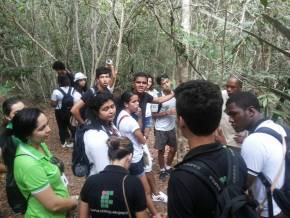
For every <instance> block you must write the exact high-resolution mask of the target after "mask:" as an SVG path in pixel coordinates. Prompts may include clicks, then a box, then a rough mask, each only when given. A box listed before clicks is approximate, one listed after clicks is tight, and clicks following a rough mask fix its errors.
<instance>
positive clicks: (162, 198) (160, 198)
mask: <svg viewBox="0 0 290 218" xmlns="http://www.w3.org/2000/svg"><path fill="white" fill-rule="evenodd" d="M167 199H168V197H167V195H166V194H164V193H163V192H161V191H160V192H159V194H158V195H155V194H152V200H153V201H162V202H164V203H167Z"/></svg>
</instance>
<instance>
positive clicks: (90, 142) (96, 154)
mask: <svg viewBox="0 0 290 218" xmlns="http://www.w3.org/2000/svg"><path fill="white" fill-rule="evenodd" d="M114 127H115V126H114ZM115 128H116V127H115ZM116 129H117V128H116ZM108 138H109V136H108V134H107V133H106V132H105V130H100V131H98V130H96V129H90V130H88V131H86V132H85V134H84V144H85V150H86V155H87V157H88V159H89V162H90V163H91V164H92V168H91V170H90V175H94V174H96V173H99V172H100V171H102V170H103V169H104V168H105V167H106V166H107V165H109V164H110V160H109V156H108V146H107V140H108Z"/></svg>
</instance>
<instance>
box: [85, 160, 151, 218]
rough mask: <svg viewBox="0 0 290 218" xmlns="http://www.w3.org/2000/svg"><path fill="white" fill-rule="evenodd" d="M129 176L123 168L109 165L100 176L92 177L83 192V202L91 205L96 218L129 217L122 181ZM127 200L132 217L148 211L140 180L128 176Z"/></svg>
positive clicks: (126, 185)
mask: <svg viewBox="0 0 290 218" xmlns="http://www.w3.org/2000/svg"><path fill="white" fill-rule="evenodd" d="M127 174H128V171H126V170H125V169H124V168H123V167H120V166H117V165H109V166H107V167H106V168H105V169H104V171H102V172H100V173H99V174H96V175H93V176H90V177H89V178H88V179H87V181H86V183H85V185H84V186H83V188H82V191H81V200H82V201H83V202H85V203H87V204H88V205H89V208H90V215H91V217H92V218H95V217H110V218H114V217H128V216H129V215H128V210H127V207H126V204H125V199H124V196H123V190H122V181H123V178H124V176H126V175H127ZM124 187H125V193H126V199H127V202H128V206H129V208H130V213H131V215H132V217H136V216H135V214H136V212H141V211H144V210H146V198H145V193H144V189H143V186H142V183H141V181H140V179H138V178H137V177H135V176H131V175H128V176H127V178H126V179H125V182H124Z"/></svg>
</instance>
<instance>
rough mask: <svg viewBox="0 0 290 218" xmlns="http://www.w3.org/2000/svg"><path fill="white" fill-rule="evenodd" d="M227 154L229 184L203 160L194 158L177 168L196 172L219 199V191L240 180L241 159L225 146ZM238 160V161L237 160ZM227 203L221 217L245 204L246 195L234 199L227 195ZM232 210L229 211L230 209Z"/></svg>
mask: <svg viewBox="0 0 290 218" xmlns="http://www.w3.org/2000/svg"><path fill="white" fill-rule="evenodd" d="M225 150H226V154H227V160H228V161H227V162H228V173H227V177H228V178H227V184H222V183H221V182H220V180H219V178H218V177H217V175H216V173H215V172H214V171H213V170H211V169H210V167H209V166H208V165H207V164H206V163H205V162H203V161H201V160H194V161H192V162H190V163H184V164H182V165H180V166H179V167H178V168H177V169H176V170H183V171H186V172H189V173H192V174H194V175H195V176H196V177H198V178H199V179H200V180H201V181H202V182H203V183H204V184H206V185H207V186H208V187H209V188H210V189H211V191H212V192H213V193H214V194H215V197H216V199H217V200H218V199H219V193H220V192H222V191H223V189H224V188H225V187H226V186H228V185H235V184H236V183H237V181H238V180H239V169H238V167H239V161H238V159H237V156H236V154H235V153H234V151H233V150H232V149H230V148H228V147H227V148H225ZM235 160H237V161H235ZM227 198H228V200H227V204H226V205H225V210H224V211H223V213H222V214H221V215H220V218H225V217H228V214H229V212H230V211H231V212H232V213H235V211H237V210H239V209H240V208H241V207H243V206H244V205H245V202H246V196H245V195H239V196H236V197H235V198H233V199H230V197H229V196H227ZM230 208H231V210H230V211H229V209H230Z"/></svg>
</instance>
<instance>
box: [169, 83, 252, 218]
mask: <svg viewBox="0 0 290 218" xmlns="http://www.w3.org/2000/svg"><path fill="white" fill-rule="evenodd" d="M175 97H176V111H177V122H178V125H179V128H180V129H181V132H182V135H183V136H184V137H185V138H186V139H187V141H188V145H189V147H190V149H191V150H190V151H189V152H188V153H187V154H186V155H185V157H184V159H183V161H182V162H181V163H179V164H177V166H176V168H177V169H175V170H174V171H173V172H172V173H171V175H170V179H169V184H168V216H169V218H200V217H202V218H211V217H215V212H216V207H217V199H216V196H215V195H214V194H213V191H212V190H211V189H210V188H209V186H208V185H207V184H205V183H204V182H202V181H201V180H200V178H199V177H197V176H196V175H195V174H193V173H190V172H187V171H183V170H178V167H179V166H180V165H183V164H185V163H190V162H191V161H193V160H200V161H201V162H202V163H204V164H205V165H207V166H208V168H209V169H210V170H211V171H213V172H214V173H215V175H216V176H217V177H218V178H219V180H220V182H221V183H225V182H226V181H227V179H226V177H227V175H228V172H227V171H228V166H227V165H228V164H227V161H225V160H227V152H226V149H224V148H223V146H222V145H221V144H220V143H217V142H215V135H214V131H215V130H216V129H217V128H218V126H219V122H220V119H221V113H222V104H223V100H222V96H221V92H220V89H219V87H218V86H217V85H215V84H213V83H210V82H208V81H205V80H195V81H189V82H186V83H183V84H181V85H180V86H179V87H178V88H177V89H176V90H175ZM236 155H237V156H238V161H239V163H238V165H239V169H238V172H239V176H240V177H239V181H238V183H239V184H238V185H239V187H240V188H241V190H242V187H245V183H246V172H247V168H246V165H245V163H244V161H243V159H242V158H241V156H240V155H239V154H236ZM234 160H236V159H234ZM195 163H196V165H198V162H195Z"/></svg>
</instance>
